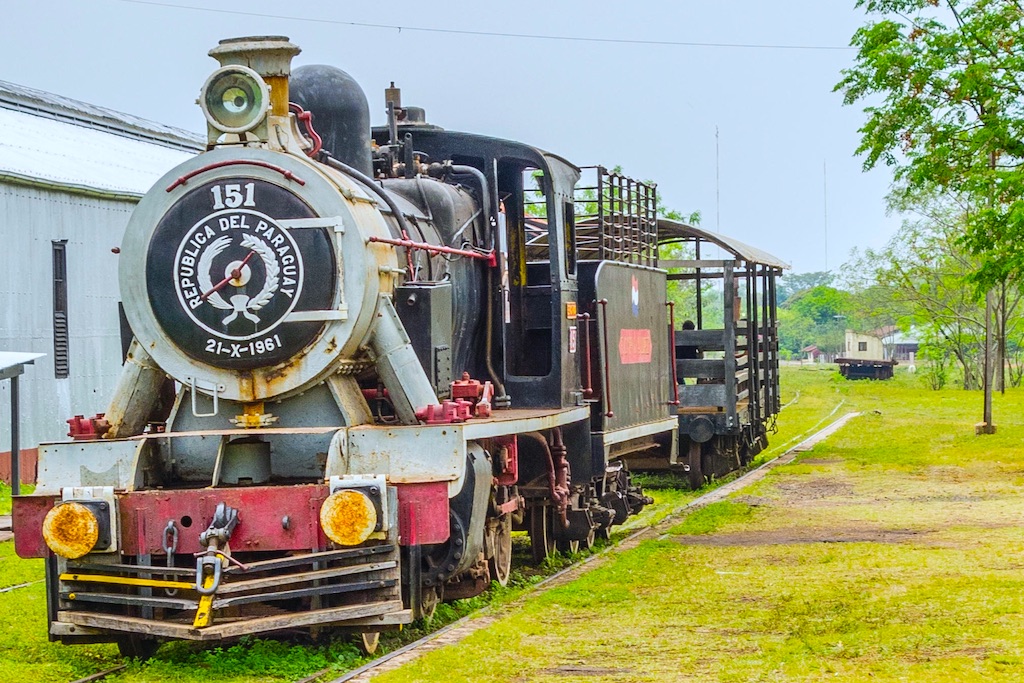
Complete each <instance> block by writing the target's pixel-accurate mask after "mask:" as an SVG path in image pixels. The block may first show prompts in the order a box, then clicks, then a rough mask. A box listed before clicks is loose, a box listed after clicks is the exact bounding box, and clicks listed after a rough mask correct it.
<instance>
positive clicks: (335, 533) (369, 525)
mask: <svg viewBox="0 0 1024 683" xmlns="http://www.w3.org/2000/svg"><path fill="white" fill-rule="evenodd" d="M320 526H321V527H322V528H323V530H324V534H326V535H327V538H329V539H331V540H332V541H334V542H335V543H337V544H338V545H359V544H360V543H362V542H363V541H365V540H366V539H367V538H369V537H370V534H372V533H373V532H374V530H375V529H376V528H377V509H376V507H375V506H374V504H373V501H372V500H370V498H369V497H368V496H367V495H366V494H365V493H363V492H362V491H355V490H353V489H342V490H340V491H335V492H334V493H332V494H331V495H330V496H328V498H327V500H325V501H324V504H323V505H322V506H321V507H320Z"/></svg>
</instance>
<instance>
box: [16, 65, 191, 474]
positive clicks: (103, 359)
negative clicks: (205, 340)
mask: <svg viewBox="0 0 1024 683" xmlns="http://www.w3.org/2000/svg"><path fill="white" fill-rule="evenodd" d="M203 142H204V141H203V140H202V139H201V138H200V137H198V136H196V135H194V134H192V133H189V132H186V131H182V130H178V129H174V128H169V127H167V126H162V125H160V124H156V123H151V122H148V121H144V120H142V119H138V118H135V117H132V116H129V115H126V114H120V113H118V112H114V111H111V110H108V109H103V108H101V107H94V106H91V105H88V104H85V103H82V102H76V101H73V100H68V99H65V98H61V97H58V96H55V95H51V94H48V93H44V92H40V91H37V90H32V89H30V88H24V87H21V86H17V85H14V84H11V83H5V82H3V81H0V245H2V246H0V249H2V253H3V257H2V263H3V267H2V268H0V351H31V352H37V353H45V354H46V358H43V359H41V360H40V361H38V362H37V363H36V365H35V366H34V367H30V368H28V369H27V371H26V373H25V375H24V376H23V377H22V379H21V389H20V393H21V401H20V405H21V415H22V420H21V439H20V442H21V445H22V448H23V449H28V452H27V453H25V454H24V456H23V459H22V467H23V471H22V479H23V480H26V481H30V480H32V479H33V473H34V471H35V458H34V451H33V450H32V449H34V447H35V445H36V444H38V443H39V442H42V441H52V440H57V439H61V438H64V437H65V435H66V433H67V424H66V423H65V420H67V419H68V418H69V417H71V416H72V415H74V414H86V415H92V414H94V413H96V412H102V411H104V410H105V409H106V405H107V402H108V401H109V399H110V395H111V392H112V391H113V387H114V384H115V382H116V381H117V376H118V371H119V369H120V361H121V341H120V333H119V329H120V323H119V316H118V301H119V296H118V273H117V270H118V263H117V258H118V257H117V255H116V254H114V253H113V252H112V251H111V249H112V248H113V247H117V246H119V245H120V243H121V237H122V234H123V232H124V228H125V225H126V224H127V222H128V218H129V216H130V215H131V212H132V210H133V208H134V206H135V204H136V202H137V201H138V199H139V198H140V197H141V196H142V195H143V194H144V193H145V192H146V191H147V190H148V189H149V188H150V187H151V186H152V185H153V183H154V182H156V180H158V179H159V178H160V176H161V175H163V174H164V173H165V172H167V171H168V170H169V169H170V168H172V167H173V166H175V165H177V164H179V163H181V162H182V161H184V160H185V159H187V158H188V157H189V156H191V155H193V154H195V153H196V152H197V151H198V150H200V149H201V148H202V145H203ZM9 384H10V383H9V382H4V383H0V477H2V478H3V479H4V480H6V481H9V477H10V433H9V415H8V410H9V409H10V395H9V393H10V388H9Z"/></svg>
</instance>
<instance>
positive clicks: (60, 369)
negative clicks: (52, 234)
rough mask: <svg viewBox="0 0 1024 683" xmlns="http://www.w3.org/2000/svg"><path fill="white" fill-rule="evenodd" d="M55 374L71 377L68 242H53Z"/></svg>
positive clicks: (59, 376)
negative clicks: (69, 356) (69, 364)
mask: <svg viewBox="0 0 1024 683" xmlns="http://www.w3.org/2000/svg"><path fill="white" fill-rule="evenodd" d="M52 244H53V374H54V377H56V378H57V379H64V378H66V377H68V375H69V368H68V261H67V246H68V241H67V240H53V243H52Z"/></svg>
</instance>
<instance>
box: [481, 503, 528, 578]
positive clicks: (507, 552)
mask: <svg viewBox="0 0 1024 683" xmlns="http://www.w3.org/2000/svg"><path fill="white" fill-rule="evenodd" d="M493 529H494V530H493V541H494V555H493V556H492V557H491V558H490V559H489V560H487V564H488V566H489V568H490V570H491V576H492V577H493V578H494V580H495V581H497V582H498V585H499V586H507V585H508V579H509V576H511V574H512V515H504V516H502V517H501V518H499V519H498V520H497V521H496V523H495V524H494V527H493ZM531 538H532V536H531Z"/></svg>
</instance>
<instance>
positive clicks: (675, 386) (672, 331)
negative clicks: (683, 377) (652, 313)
mask: <svg viewBox="0 0 1024 683" xmlns="http://www.w3.org/2000/svg"><path fill="white" fill-rule="evenodd" d="M665 305H666V306H668V348H669V357H670V364H671V365H672V400H671V401H669V402H668V404H669V405H670V406H677V405H679V376H678V375H677V374H676V363H675V344H676V304H675V302H673V301H669V302H667V303H666V304H665Z"/></svg>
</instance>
